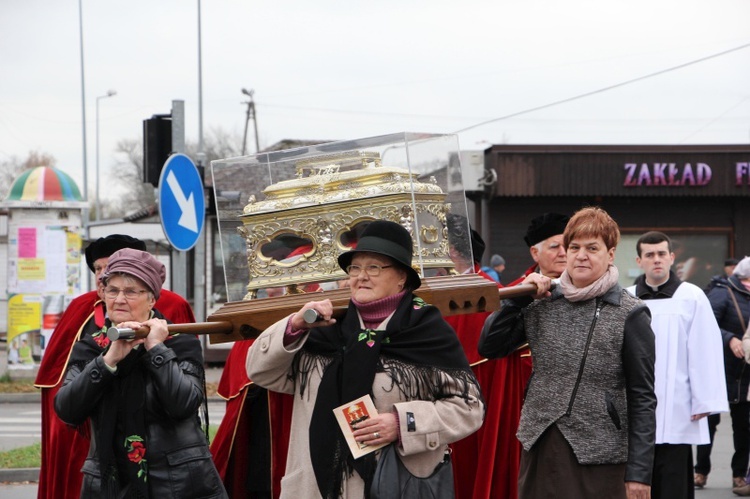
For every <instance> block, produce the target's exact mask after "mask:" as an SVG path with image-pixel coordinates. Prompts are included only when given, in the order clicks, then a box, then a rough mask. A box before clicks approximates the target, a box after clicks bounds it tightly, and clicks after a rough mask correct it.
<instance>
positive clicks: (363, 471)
mask: <svg viewBox="0 0 750 499" xmlns="http://www.w3.org/2000/svg"><path fill="white" fill-rule="evenodd" d="M303 351H304V352H305V353H306V354H307V355H300V354H298V355H297V357H296V358H295V362H294V367H293V370H292V373H291V376H292V377H298V379H297V381H298V382H299V386H300V396H301V397H303V396H304V392H305V388H306V386H307V383H308V382H309V376H310V374H311V373H312V372H313V371H314V370H317V369H324V371H323V375H322V379H321V382H320V386H319V388H318V395H317V398H316V400H315V407H314V409H313V415H312V419H311V421H310V429H309V438H310V456H311V459H312V464H313V470H314V471H315V478H316V480H317V483H318V489H319V490H320V493H321V495H322V496H323V497H324V498H326V499H328V498H335V497H338V496H339V495H340V494H341V486H342V483H343V480H344V477H345V474H346V476H350V475H351V474H352V473H353V472H354V471H355V470H356V471H357V473H358V474H359V475H360V476H361V477H362V479H363V480H364V481H365V496H366V497H367V496H369V489H370V485H371V483H372V477H373V474H374V472H375V466H376V464H377V463H376V460H375V456H374V454H368V455H367V456H364V457H362V458H360V459H357V460H356V461H355V460H354V458H353V457H352V455H351V452H349V448H348V446H347V444H346V441H345V440H344V436H343V434H342V432H341V430H340V428H339V426H338V423H337V422H336V418H335V416H334V414H333V409H335V408H336V407H338V406H340V405H342V404H345V403H346V402H349V401H351V400H354V399H356V398H359V397H361V396H363V395H366V394H370V395H371V396H372V394H373V393H372V385H373V382H374V380H375V373H376V372H387V373H388V374H389V376H390V378H391V381H392V388H393V387H395V388H397V389H398V390H400V391H401V393H402V395H403V396H404V398H406V399H407V400H413V399H418V400H431V401H435V400H438V399H441V398H448V397H454V396H457V397H461V398H463V399H464V400H466V401H467V402H468V400H469V392H470V389H471V387H472V386H476V387H477V389H478V384H477V381H476V378H474V375H473V374H472V371H471V368H470V367H469V363H468V362H467V360H466V355H465V354H464V351H463V348H462V347H461V344H460V343H459V341H458V338H457V336H456V334H455V332H454V331H453V329H451V327H450V326H449V325H448V323H446V322H445V320H444V319H443V318H442V316H441V315H440V311H439V310H438V309H437V308H435V307H431V306H426V305H425V303H424V301H422V300H421V299H420V298H416V297H414V296H413V295H412V294H411V293H407V294H406V295H405V296H404V298H403V299H402V300H401V302H400V303H399V305H398V307H397V308H396V311H395V313H394V314H393V317H392V318H391V320H390V321H389V322H388V324H387V326H386V329H385V330H384V331H382V330H370V329H362V327H361V325H360V322H359V316H358V314H357V312H356V308H355V306H354V304H353V303H351V302H350V303H349V309H348V311H347V313H346V315H345V317H344V318H343V319H342V320H340V321H339V322H338V323H337V324H335V325H333V326H330V327H325V328H316V329H312V330H311V331H310V333H309V337H308V339H307V341H306V343H305V345H304V347H303ZM443 373H445V374H447V375H448V376H449V377H450V378H452V379H453V380H454V381H455V382H456V383H457V388H455V387H451V386H447V385H446V383H445V380H444V379H442V374H443Z"/></svg>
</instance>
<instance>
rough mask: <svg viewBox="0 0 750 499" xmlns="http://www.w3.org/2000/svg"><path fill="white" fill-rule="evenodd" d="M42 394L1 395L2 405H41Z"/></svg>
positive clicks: (212, 398) (213, 398)
mask: <svg viewBox="0 0 750 499" xmlns="http://www.w3.org/2000/svg"><path fill="white" fill-rule="evenodd" d="M208 401H209V402H226V399H223V398H221V397H219V396H218V395H211V396H210V397H208ZM41 402H42V393H41V392H36V393H34V392H31V393H0V404H41Z"/></svg>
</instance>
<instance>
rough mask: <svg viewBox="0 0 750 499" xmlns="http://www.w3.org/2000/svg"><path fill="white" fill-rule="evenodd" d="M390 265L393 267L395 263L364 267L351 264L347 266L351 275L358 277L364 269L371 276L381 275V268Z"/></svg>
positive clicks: (347, 271)
mask: <svg viewBox="0 0 750 499" xmlns="http://www.w3.org/2000/svg"><path fill="white" fill-rule="evenodd" d="M390 267H393V265H365V266H364V267H363V266H361V265H349V266H348V267H347V268H346V273H347V274H349V276H350V277H357V276H358V275H359V274H360V273H361V272H362V271H363V270H364V271H365V273H366V274H367V275H369V276H370V277H377V276H379V275H380V271H381V270H383V269H387V268H390Z"/></svg>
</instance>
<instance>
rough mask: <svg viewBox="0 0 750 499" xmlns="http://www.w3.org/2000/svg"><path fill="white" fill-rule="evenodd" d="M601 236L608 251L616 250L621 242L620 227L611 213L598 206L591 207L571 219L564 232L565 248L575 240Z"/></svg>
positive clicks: (578, 212)
mask: <svg viewBox="0 0 750 499" xmlns="http://www.w3.org/2000/svg"><path fill="white" fill-rule="evenodd" d="M599 236H602V239H603V240H604V244H606V245H607V249H610V248H614V247H616V246H617V243H619V242H620V227H619V226H618V225H617V222H615V221H614V220H613V219H612V217H610V216H609V213H607V212H606V211H604V210H602V209H601V208H598V207H596V206H589V207H587V208H582V209H580V210H578V211H577V212H576V213H575V215H573V216H572V217H571V218H570V221H569V222H568V225H567V226H566V227H565V232H563V246H565V248H566V249H567V248H568V245H569V244H570V241H572V240H573V239H580V238H583V237H594V238H597V237H599Z"/></svg>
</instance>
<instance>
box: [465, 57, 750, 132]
mask: <svg viewBox="0 0 750 499" xmlns="http://www.w3.org/2000/svg"><path fill="white" fill-rule="evenodd" d="M748 47H750V43H746V44H744V45H740V46H738V47H734V48H731V49H728V50H724V51H721V52H718V53H716V54H711V55H708V56H706V57H701V58H700V59H695V60H693V61H689V62H686V63H683V64H678V65H677V66H672V67H670V68H667V69H662V70H660V71H656V72H654V73H649V74H647V75H643V76H639V77H637V78H632V79H630V80H626V81H623V82H620V83H615V84H614V85H609V86H606V87H603V88H599V89H597V90H592V91H590V92H585V93H583V94H579V95H575V96H573V97H567V98H565V99H561V100H557V101H554V102H550V103H547V104H543V105H541V106H536V107H532V108H529V109H525V110H523V111H517V112H515V113H511V114H507V115H505V116H500V117H498V118H493V119H491V120H486V121H482V122H479V123H476V124H474V125H470V126H467V127H464V128H461V129H459V130H456V131H454V132H453V133H461V132H466V131H468V130H472V129H474V128H479V127H480V126H484V125H489V124H490V123H495V122H497V121H502V120H507V119H510V118H515V117H516V116H521V115H524V114H529V113H533V112H535V111H541V110H542V109H548V108H550V107H554V106H559V105H560V104H565V103H568V102H573V101H576V100H579V99H583V98H585V97H590V96H592V95H596V94H600V93H603V92H608V91H609V90H613V89H615V88H620V87H624V86H626V85H630V84H632V83H636V82H638V81H643V80H646V79H649V78H653V77H655V76H659V75H663V74H665V73H669V72H672V71H676V70H678V69H682V68H686V67H688V66H693V65H695V64H699V63H701V62H705V61H708V60H710V59H715V58H717V57H721V56H724V55H727V54H730V53H732V52H737V51H739V50H743V49H746V48H748Z"/></svg>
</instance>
